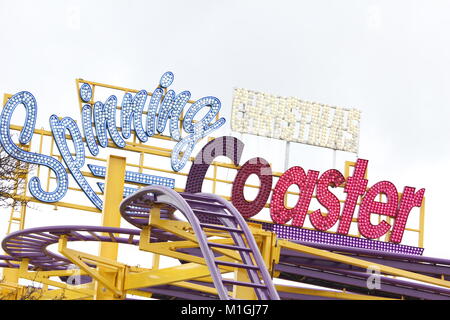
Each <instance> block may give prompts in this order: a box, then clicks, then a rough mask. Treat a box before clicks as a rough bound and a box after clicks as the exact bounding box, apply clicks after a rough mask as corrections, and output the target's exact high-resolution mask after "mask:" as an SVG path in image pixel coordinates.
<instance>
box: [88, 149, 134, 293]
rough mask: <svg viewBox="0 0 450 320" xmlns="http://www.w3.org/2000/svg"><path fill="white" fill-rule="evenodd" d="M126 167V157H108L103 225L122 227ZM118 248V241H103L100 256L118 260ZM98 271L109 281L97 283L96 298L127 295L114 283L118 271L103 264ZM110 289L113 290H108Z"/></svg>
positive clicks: (116, 280) (100, 276)
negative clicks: (121, 206)
mask: <svg viewBox="0 0 450 320" xmlns="http://www.w3.org/2000/svg"><path fill="white" fill-rule="evenodd" d="M125 167H126V159H125V158H124V157H119V156H114V155H110V156H109V157H108V162H107V168H106V177H105V195H104V197H103V210H102V226H103V227H116V228H118V227H120V220H121V218H122V217H121V215H120V210H119V206H120V202H121V201H122V199H123V189H124V181H125ZM118 250H119V244H118V243H114V242H101V243H100V250H99V256H100V257H101V258H107V259H110V260H117V255H118ZM98 273H99V277H97V279H106V281H107V282H104V280H102V281H97V282H96V283H95V292H96V293H95V296H94V299H95V300H111V299H117V298H120V297H121V298H124V297H125V295H123V292H120V290H117V289H116V286H115V285H114V284H115V283H116V282H118V281H120V279H119V276H118V273H117V272H111V271H109V270H108V269H105V268H104V267H103V266H99V267H98ZM108 289H109V290H110V291H111V292H108ZM112 289H113V290H112ZM112 293H114V294H112ZM118 296H119V297H118Z"/></svg>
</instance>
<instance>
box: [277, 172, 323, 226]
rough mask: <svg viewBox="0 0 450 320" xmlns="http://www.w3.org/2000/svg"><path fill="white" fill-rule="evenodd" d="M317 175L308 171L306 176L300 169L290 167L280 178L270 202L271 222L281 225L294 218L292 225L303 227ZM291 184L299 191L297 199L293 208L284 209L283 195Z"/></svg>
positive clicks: (317, 173)
mask: <svg viewBox="0 0 450 320" xmlns="http://www.w3.org/2000/svg"><path fill="white" fill-rule="evenodd" d="M318 175H319V172H318V171H314V170H309V171H308V176H306V175H305V171H303V169H302V168H301V167H292V168H290V169H289V170H288V171H286V172H285V173H284V174H283V175H282V176H281V177H280V179H279V180H278V182H277V184H276V186H275V189H274V190H273V195H272V200H271V202H270V216H271V217H272V220H273V222H275V223H281V224H283V223H286V222H288V221H289V220H291V219H292V218H294V220H293V222H292V225H294V226H299V227H301V226H303V222H304V221H305V216H306V214H307V213H308V207H309V203H310V202H311V198H312V194H313V192H314V187H315V186H316V182H317V177H318ZM293 184H296V185H297V186H298V187H299V189H300V195H299V199H298V201H297V204H296V205H295V207H294V208H292V209H286V207H285V206H284V195H285V194H286V192H287V190H288V189H289V187H290V186H291V185H293Z"/></svg>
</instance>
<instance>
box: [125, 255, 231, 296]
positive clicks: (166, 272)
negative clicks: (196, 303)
mask: <svg viewBox="0 0 450 320" xmlns="http://www.w3.org/2000/svg"><path fill="white" fill-rule="evenodd" d="M227 272H229V271H227ZM208 275H210V271H209V269H208V267H207V266H204V265H200V264H197V263H192V262H191V263H185V264H182V265H180V266H175V267H169V268H164V269H158V270H152V271H147V272H141V273H129V274H128V275H127V276H126V278H125V286H124V289H125V290H129V289H138V288H144V287H151V286H158V285H163V284H169V283H174V282H180V281H187V280H193V279H197V278H202V277H206V276H208Z"/></svg>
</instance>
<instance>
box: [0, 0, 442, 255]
mask: <svg viewBox="0 0 450 320" xmlns="http://www.w3.org/2000/svg"><path fill="white" fill-rule="evenodd" d="M449 9H450V3H449V2H446V1H412V0H403V1H362V0H354V1H323V0H316V1H280V0H278V1H261V0H258V1H244V0H240V1H212V0H204V1H193V0H192V1H56V0H55V1H43V0H42V1H7V0H0V46H1V47H0V48H1V50H0V94H3V93H16V92H19V91H22V90H27V91H30V92H31V93H33V94H34V95H35V97H36V99H37V101H38V106H39V113H38V127H40V126H44V127H45V128H47V129H49V124H48V118H49V117H50V115H51V114H53V113H56V114H58V115H59V116H68V115H69V116H73V117H74V118H76V119H79V115H78V103H77V96H76V91H75V85H74V80H75V78H79V77H80V78H85V79H89V80H92V81H98V82H104V83H109V84H115V85H120V86H126V87H130V88H136V89H146V90H148V91H152V90H153V89H154V88H155V86H156V85H157V83H158V81H159V78H160V77H161V75H162V74H163V73H164V72H165V71H169V70H170V71H172V72H174V74H175V82H174V84H173V85H172V87H173V88H174V89H175V90H176V91H177V92H180V91H181V90H190V91H191V93H192V97H193V98H200V97H203V96H207V95H213V96H216V97H218V98H219V99H220V100H221V101H222V106H223V107H222V115H224V116H225V117H226V118H227V119H229V115H230V109H231V99H232V88H233V87H243V88H247V89H252V90H258V91H263V92H268V93H273V94H277V95H281V96H295V97H298V98H300V99H302V100H308V101H316V102H321V103H325V104H329V105H337V106H343V107H354V108H358V109H360V110H362V120H361V138H360V153H359V157H360V158H364V159H368V160H369V185H373V184H374V183H376V182H378V181H380V180H389V181H392V182H393V183H394V184H395V185H396V186H397V189H398V190H399V191H402V190H403V187H404V186H406V185H408V186H412V187H416V188H426V192H425V197H426V200H427V201H426V234H425V255H428V256H438V257H443V258H450V251H449V250H448V249H447V248H446V245H445V243H448V242H449V241H450V233H449V232H448V231H447V230H448V227H449V225H450V218H449V217H448V213H449V209H448V204H447V203H448V190H449V188H448V186H447V181H449V180H450V174H449V163H450V148H449V145H450V143H449V142H448V139H449V138H450V134H449V129H448V125H447V124H448V121H449V120H450V108H449V106H450V90H448V89H447V88H448V87H449V86H450V45H449V44H448V43H449V41H448V37H447V33H448V32H447V31H448V30H450V16H449V15H448V12H449ZM119 99H121V97H119ZM227 125H229V122H228V124H227ZM224 132H227V130H224ZM266 149H267V147H266V146H265V145H264V144H263V143H261V144H256V146H254V147H253V148H252V149H251V150H252V151H253V150H254V151H255V152H252V153H251V154H249V157H254V156H261V155H264V157H266V159H267V160H268V161H269V162H276V161H277V159H276V158H275V156H274V154H273V153H272V155H271V154H270V153H269V154H268V155H267V156H266V154H267V150H266ZM248 150H250V149H248ZM248 150H247V151H248ZM249 157H247V156H244V157H243V159H242V163H243V162H244V161H246V160H248V159H249ZM270 157H272V158H270ZM354 159H355V158H354V156H351V155H349V154H343V153H339V154H338V165H337V167H338V169H342V167H343V161H344V160H354ZM331 164H332V161H331V151H329V150H326V149H325V150H320V151H318V150H317V148H312V147H309V148H304V147H302V146H295V147H293V151H292V152H291V158H290V165H291V166H292V165H300V166H302V167H303V168H304V169H316V170H320V171H323V170H325V169H328V168H330V167H331ZM8 214H9V213H8ZM52 214H53V213H52V212H49V213H45V217H46V218H45V219H53V217H52ZM5 215H6V213H5ZM45 219H43V220H42V219H41V220H40V221H41V223H42V221H46V220H45ZM75 219H76V217H74V220H75ZM53 221H54V219H53ZM72 223H73V221H72ZM75 223H76V222H75ZM75 223H73V224H75ZM80 224H81V223H80ZM41 225H42V224H41ZM27 226H31V224H30V225H28V223H27ZM1 228H2V229H6V225H4V226H3V227H1ZM2 232H3V230H2Z"/></svg>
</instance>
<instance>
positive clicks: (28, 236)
mask: <svg viewBox="0 0 450 320" xmlns="http://www.w3.org/2000/svg"><path fill="white" fill-rule="evenodd" d="M104 234H108V235H107V236H105V235H104ZM62 235H66V236H67V240H68V241H102V242H118V243H128V244H133V245H138V244H139V235H140V230H136V229H123V228H109V227H96V226H55V227H39V228H30V229H26V230H21V231H17V232H14V233H11V234H9V235H8V236H6V237H5V238H4V239H3V241H2V247H3V250H4V251H5V252H6V253H8V254H9V255H10V256H11V257H13V258H14V260H21V259H24V258H27V259H30V261H29V262H30V264H31V265H33V266H34V267H35V268H39V269H43V270H66V269H67V267H68V266H69V265H70V264H71V263H72V262H70V260H68V259H66V258H65V257H64V256H62V255H59V254H55V253H53V252H51V251H49V250H48V249H47V247H48V246H50V245H52V244H55V243H58V240H59V237H60V236H62Z"/></svg>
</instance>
